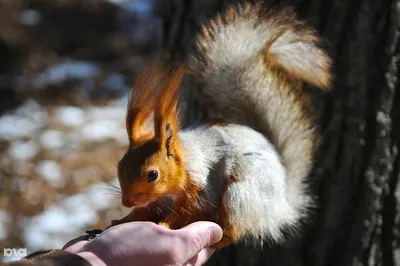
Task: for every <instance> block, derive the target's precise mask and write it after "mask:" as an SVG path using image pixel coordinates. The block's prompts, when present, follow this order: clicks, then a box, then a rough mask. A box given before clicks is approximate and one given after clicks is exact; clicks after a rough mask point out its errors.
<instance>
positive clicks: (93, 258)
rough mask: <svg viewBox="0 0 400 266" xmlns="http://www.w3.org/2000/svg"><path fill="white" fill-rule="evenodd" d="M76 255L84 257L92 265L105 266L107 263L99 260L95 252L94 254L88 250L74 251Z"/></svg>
mask: <svg viewBox="0 0 400 266" xmlns="http://www.w3.org/2000/svg"><path fill="white" fill-rule="evenodd" d="M76 255H78V256H80V257H81V258H83V259H85V260H86V261H87V262H89V263H90V264H91V265H92V266H107V264H106V263H105V262H104V261H103V260H101V259H100V258H99V257H98V256H96V254H94V253H92V252H90V251H82V252H78V253H76Z"/></svg>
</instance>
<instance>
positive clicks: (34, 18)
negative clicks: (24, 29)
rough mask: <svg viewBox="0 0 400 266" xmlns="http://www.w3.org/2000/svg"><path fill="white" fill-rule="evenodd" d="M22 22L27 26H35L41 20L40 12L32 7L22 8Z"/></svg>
mask: <svg viewBox="0 0 400 266" xmlns="http://www.w3.org/2000/svg"><path fill="white" fill-rule="evenodd" d="M20 21H21V24H24V25H26V26H35V25H37V24H38V23H40V21H41V15H40V12H38V11H36V10H32V9H25V10H22V12H21V16H20Z"/></svg>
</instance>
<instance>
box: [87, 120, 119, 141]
mask: <svg viewBox="0 0 400 266" xmlns="http://www.w3.org/2000/svg"><path fill="white" fill-rule="evenodd" d="M118 129H119V124H118V123H117V122H114V121H112V120H100V121H95V122H92V123H89V124H87V125H85V126H84V127H83V129H82V136H83V138H84V139H85V140H86V141H103V140H107V139H113V138H114V134H115V132H116V131H117V130H118Z"/></svg>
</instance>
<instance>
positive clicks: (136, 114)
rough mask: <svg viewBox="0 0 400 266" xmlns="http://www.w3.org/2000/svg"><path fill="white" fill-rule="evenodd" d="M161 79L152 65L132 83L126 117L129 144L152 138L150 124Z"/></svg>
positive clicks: (155, 66) (158, 70) (158, 72)
mask: <svg viewBox="0 0 400 266" xmlns="http://www.w3.org/2000/svg"><path fill="white" fill-rule="evenodd" d="M162 78H163V77H162V72H161V71H160V68H159V67H158V65H157V64H153V65H150V66H149V67H147V68H145V69H144V70H143V71H142V72H141V73H140V74H139V76H138V77H137V78H136V79H135V81H134V85H133V89H132V93H131V95H130V96H129V100H128V111H127V116H126V129H127V133H128V137H129V141H130V143H131V144H132V143H140V142H142V141H146V140H148V139H151V138H153V137H154V130H153V127H152V126H151V122H152V119H153V117H152V116H153V113H154V108H155V105H156V102H157V98H158V95H159V90H158V86H159V84H160V82H161V80H162Z"/></svg>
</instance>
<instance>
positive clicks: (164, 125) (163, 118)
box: [154, 65, 185, 150]
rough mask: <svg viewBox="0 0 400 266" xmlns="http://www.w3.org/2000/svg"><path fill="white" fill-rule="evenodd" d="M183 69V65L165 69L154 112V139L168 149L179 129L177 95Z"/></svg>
mask: <svg viewBox="0 0 400 266" xmlns="http://www.w3.org/2000/svg"><path fill="white" fill-rule="evenodd" d="M184 71H185V70H184V66H183V65H180V66H178V67H174V68H170V69H166V70H165V81H164V82H163V84H162V87H160V94H159V96H158V102H157V106H156V109H155V113H154V126H155V134H156V135H155V136H156V139H158V140H159V141H160V143H161V144H162V145H164V147H165V148H167V150H170V148H171V146H172V145H173V143H174V140H175V139H176V134H178V132H179V129H180V117H179V110H178V97H179V87H180V84H181V82H182V77H183V74H184Z"/></svg>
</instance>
